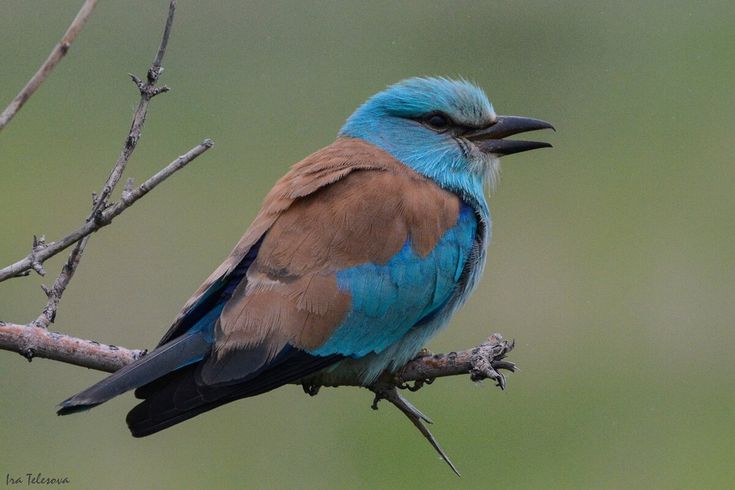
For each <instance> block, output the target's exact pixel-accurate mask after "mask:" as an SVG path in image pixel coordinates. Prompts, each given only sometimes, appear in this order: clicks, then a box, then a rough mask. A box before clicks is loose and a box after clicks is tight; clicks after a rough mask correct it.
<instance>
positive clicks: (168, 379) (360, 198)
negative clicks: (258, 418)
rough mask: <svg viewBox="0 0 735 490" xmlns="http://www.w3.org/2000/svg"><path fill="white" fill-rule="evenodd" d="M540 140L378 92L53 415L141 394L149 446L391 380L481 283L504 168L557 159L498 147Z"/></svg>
mask: <svg viewBox="0 0 735 490" xmlns="http://www.w3.org/2000/svg"><path fill="white" fill-rule="evenodd" d="M546 128H550V129H553V127H552V125H551V124H549V123H548V122H546V121H543V120H540V119H535V118H530V117H520V116H502V115H497V114H496V113H495V110H494V108H493V106H492V104H491V103H490V101H489V99H488V97H487V96H486V94H485V93H484V91H483V90H482V89H481V88H479V87H478V86H477V85H476V84H474V83H471V82H469V81H467V80H465V79H450V78H444V77H415V78H409V79H405V80H402V81H400V82H398V83H395V84H393V85H390V86H388V87H387V88H386V89H385V90H383V91H381V92H379V93H377V94H376V95H374V96H372V97H370V98H369V99H368V100H367V101H366V102H364V103H363V104H362V105H361V106H359V107H358V108H357V110H355V112H354V113H352V115H351V116H349V118H348V119H347V121H346V122H345V124H344V125H343V126H342V128H341V129H340V131H339V133H338V135H337V138H336V140H335V141H334V142H333V143H332V144H330V145H328V146H326V147H324V148H323V149H321V150H318V151H316V152H315V153H313V154H311V155H310V156H308V157H306V158H305V159H303V160H301V161H300V162H298V163H296V164H295V165H294V166H293V167H291V169H290V170H289V171H288V172H287V173H286V174H285V175H284V176H283V177H282V178H281V179H280V180H278V182H277V183H276V184H275V185H274V187H273V188H272V190H271V191H270V192H269V193H268V194H267V196H266V197H265V200H264V202H263V205H262V208H261V209H260V211H259V212H258V214H257V216H256V217H255V219H254V220H253V222H252V224H251V225H250V226H249V227H248V228H247V230H246V231H245V234H244V235H243V236H242V238H241V239H240V241H239V242H238V243H237V244H236V245H235V247H234V249H233V250H232V252H231V253H230V255H229V256H228V257H227V258H226V259H225V260H224V262H223V263H222V264H221V265H220V266H219V267H218V268H217V269H216V270H215V271H214V272H213V273H212V274H211V275H210V276H209V277H208V278H207V279H206V280H205V281H204V283H203V284H202V285H201V287H200V288H199V289H198V290H197V291H196V292H195V293H194V295H193V296H192V297H191V298H190V299H189V300H188V301H187V302H186V304H185V305H184V307H183V309H182V310H181V312H180V314H179V315H178V316H177V318H176V319H175V320H174V322H173V324H172V325H171V327H170V328H169V330H168V331H167V332H166V333H165V335H164V336H163V338H162V339H161V341H160V343H159V344H158V346H157V347H156V348H155V349H154V350H153V351H151V352H150V353H148V354H147V355H145V356H143V357H141V358H140V359H138V360H136V361H134V362H132V363H131V364H129V365H127V366H125V367H123V368H122V369H120V370H119V371H117V372H115V373H113V374H112V375H110V376H109V377H107V378H105V379H103V380H102V381H100V382H98V383H97V384H95V385H93V386H91V387H90V388H87V389H86V390H84V391H82V392H80V393H78V394H76V395H74V396H72V397H70V398H68V399H67V400H65V401H63V402H62V403H61V404H60V406H59V409H58V414H59V415H66V414H70V413H75V412H80V411H83V410H87V409H90V408H92V407H95V406H97V405H99V404H101V403H103V402H106V401H108V400H110V399H111V398H113V397H115V396H117V395H120V394H122V393H124V392H127V391H129V390H135V395H136V397H137V398H139V399H141V402H140V403H139V404H138V405H137V406H135V407H134V408H133V409H132V410H131V411H130V412H129V413H128V415H127V418H126V421H127V425H128V427H129V429H130V431H131V433H132V435H133V436H135V437H143V436H148V435H151V434H154V433H156V432H159V431H161V430H163V429H166V428H169V427H171V426H173V425H176V424H178V423H180V422H183V421H185V420H187V419H190V418H192V417H194V416H196V415H199V414H201V413H204V412H207V411H209V410H212V409H214V408H216V407H218V406H221V405H223V404H225V403H229V402H232V401H235V400H238V399H242V398H247V397H251V396H255V395H259V394H262V393H265V392H267V391H270V390H273V389H275V388H278V387H280V386H282V385H285V384H289V383H294V382H297V381H299V380H302V379H306V378H308V377H309V376H314V375H315V374H317V375H318V374H319V373H339V372H340V371H341V370H349V371H350V372H352V373H355V374H356V375H357V376H358V377H359V379H360V380H361V383H362V384H363V386H369V385H370V384H371V383H374V382H375V381H376V380H377V379H378V378H379V376H380V375H381V374H382V373H385V372H388V373H390V372H395V371H396V370H398V369H399V368H401V367H402V366H403V365H405V364H406V363H407V362H409V361H410V360H411V359H412V358H414V356H416V354H417V353H418V352H419V351H420V350H421V349H422V348H423V347H424V345H425V344H426V343H427V341H429V339H431V338H432V337H433V336H434V335H435V334H436V333H437V332H439V331H440V330H441V329H442V328H443V327H444V326H446V325H447V323H448V322H449V320H450V318H451V317H452V315H453V314H454V313H455V312H456V311H457V309H458V308H459V307H460V306H461V305H462V304H463V303H464V302H465V301H466V300H467V298H468V297H469V296H470V294H471V293H472V291H473V290H474V289H475V287H476V286H477V284H478V281H479V279H480V277H481V275H482V273H483V269H484V266H485V259H486V255H487V245H488V242H489V240H490V235H491V216H490V209H489V207H488V203H487V199H486V197H485V196H486V190H487V189H494V186H495V185H496V183H497V180H498V177H499V172H500V164H499V159H500V158H501V157H503V156H506V155H511V154H515V153H520V152H525V151H528V150H533V149H538V148H544V147H550V146H551V145H550V144H548V143H546V142H536V141H520V140H512V139H505V138H506V137H507V136H512V135H515V134H519V133H523V132H527V131H533V130H539V129H546ZM407 410H408V411H409V413H414V414H415V416H416V417H418V418H422V419H423V420H428V419H426V418H425V417H424V416H423V414H421V413H420V412H418V410H417V409H415V407H412V406H411V405H410V404H409V405H408V408H407ZM436 447H437V446H435V448H436ZM437 450H438V451H440V454H442V457H444V455H443V453H442V451H441V450H439V449H437ZM445 459H446V460H447V462H449V461H448V459H447V458H445ZM450 465H451V463H450ZM455 471H456V470H455Z"/></svg>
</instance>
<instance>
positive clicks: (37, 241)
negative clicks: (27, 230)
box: [30, 235, 46, 276]
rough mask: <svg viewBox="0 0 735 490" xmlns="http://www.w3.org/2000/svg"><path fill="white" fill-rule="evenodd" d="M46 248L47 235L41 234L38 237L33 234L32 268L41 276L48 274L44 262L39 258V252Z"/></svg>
mask: <svg viewBox="0 0 735 490" xmlns="http://www.w3.org/2000/svg"><path fill="white" fill-rule="evenodd" d="M44 248H46V236H45V235H41V236H40V237H37V236H36V235H33V244H32V245H31V255H30V259H31V268H32V269H33V270H34V271H36V272H37V273H38V275H40V276H45V275H46V269H44V268H43V264H42V263H41V261H39V260H38V253H39V252H40V251H41V250H43V249H44Z"/></svg>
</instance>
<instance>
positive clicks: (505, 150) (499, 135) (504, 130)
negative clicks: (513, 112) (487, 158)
mask: <svg viewBox="0 0 735 490" xmlns="http://www.w3.org/2000/svg"><path fill="white" fill-rule="evenodd" d="M537 129H554V126H552V125H551V124H549V123H547V122H546V121H542V120H541V119H534V118H532V117H519V116H498V117H497V118H496V120H495V122H494V123H493V124H492V125H491V126H488V127H487V128H483V129H478V130H475V131H472V132H470V133H467V134H465V135H464V137H465V138H467V139H468V140H470V141H472V142H473V143H474V144H475V145H477V147H478V148H479V149H480V150H481V151H482V152H484V153H492V154H495V155H500V156H503V155H512V154H513V153H520V152H522V151H528V150H535V149H537V148H551V145H550V144H549V143H545V142H541V141H520V140H504V139H503V138H505V137H506V136H512V135H514V134H519V133H525V132H528V131H536V130H537Z"/></svg>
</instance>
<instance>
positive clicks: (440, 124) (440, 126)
mask: <svg viewBox="0 0 735 490" xmlns="http://www.w3.org/2000/svg"><path fill="white" fill-rule="evenodd" d="M426 124H427V125H428V126H429V127H430V128H431V129H434V130H436V131H443V130H445V129H447V128H448V127H449V120H448V119H447V117H446V116H444V115H442V114H432V115H431V116H429V117H428V118H427V119H426Z"/></svg>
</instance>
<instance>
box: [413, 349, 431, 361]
mask: <svg viewBox="0 0 735 490" xmlns="http://www.w3.org/2000/svg"><path fill="white" fill-rule="evenodd" d="M433 355H434V353H433V352H431V351H430V350H429V349H427V348H426V347H422V348H421V350H420V351H419V352H418V354H416V355H415V356H414V357H413V358H414V359H418V358H419V357H426V356H433Z"/></svg>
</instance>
